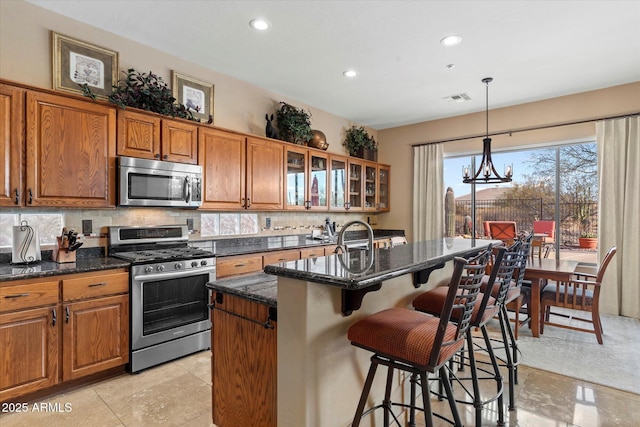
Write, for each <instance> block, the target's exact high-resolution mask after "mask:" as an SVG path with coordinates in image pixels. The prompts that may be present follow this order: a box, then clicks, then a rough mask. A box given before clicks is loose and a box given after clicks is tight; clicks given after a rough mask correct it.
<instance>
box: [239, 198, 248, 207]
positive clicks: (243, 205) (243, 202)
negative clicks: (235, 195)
mask: <svg viewBox="0 0 640 427" xmlns="http://www.w3.org/2000/svg"><path fill="white" fill-rule="evenodd" d="M240 204H241V205H242V207H243V208H246V207H247V204H246V203H245V200H244V197H243V198H241V199H240Z"/></svg>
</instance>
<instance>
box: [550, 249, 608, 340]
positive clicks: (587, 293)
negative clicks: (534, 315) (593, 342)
mask: <svg viewBox="0 0 640 427" xmlns="http://www.w3.org/2000/svg"><path fill="white" fill-rule="evenodd" d="M616 250H617V249H616V247H615V246H612V247H611V248H610V249H609V250H608V251H607V254H606V255H605V256H604V258H603V259H602V262H601V263H600V265H599V266H598V268H597V270H596V271H595V272H594V273H590V272H586V271H578V272H576V273H575V274H574V276H573V278H572V279H571V280H570V281H569V282H559V283H549V284H548V285H547V286H545V287H544V289H543V290H542V293H541V301H540V307H541V310H540V333H541V334H542V333H543V332H544V326H545V324H546V325H551V326H557V327H560V328H566V329H572V330H575V331H582V332H589V333H592V334H595V335H596V339H597V340H598V344H602V322H601V320H600V311H599V308H598V305H599V303H600V288H601V287H602V278H603V276H604V273H605V271H606V269H607V266H608V265H609V263H610V262H611V259H612V258H613V256H614V255H615V254H616ZM551 307H563V308H565V309H570V310H575V311H578V312H580V311H585V312H591V319H587V318H584V317H579V316H578V317H574V316H573V315H567V314H563V313H558V312H553V311H551ZM550 315H556V316H562V317H567V318H570V319H574V320H579V321H582V322H587V323H591V324H592V325H593V329H586V328H579V327H577V326H573V325H571V324H565V323H553V322H550V321H549V317H550Z"/></svg>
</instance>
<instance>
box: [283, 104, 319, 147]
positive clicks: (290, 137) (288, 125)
mask: <svg viewBox="0 0 640 427" xmlns="http://www.w3.org/2000/svg"><path fill="white" fill-rule="evenodd" d="M280 104H281V105H280V109H279V110H278V111H276V118H277V120H278V137H279V138H280V139H281V140H283V141H287V142H293V143H294V144H299V145H304V144H306V143H307V142H308V141H309V140H310V139H311V137H312V136H313V133H312V131H311V113H310V112H308V111H305V110H303V109H302V108H298V107H294V106H293V105H291V104H287V103H286V102H282V101H281V102H280Z"/></svg>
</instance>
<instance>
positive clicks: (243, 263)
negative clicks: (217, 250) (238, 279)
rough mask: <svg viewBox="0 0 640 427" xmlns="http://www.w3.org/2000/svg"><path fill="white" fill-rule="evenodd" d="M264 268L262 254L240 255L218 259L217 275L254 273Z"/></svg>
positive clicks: (218, 276) (219, 276)
mask: <svg viewBox="0 0 640 427" xmlns="http://www.w3.org/2000/svg"><path fill="white" fill-rule="evenodd" d="M261 270H262V255H261V254H258V255H238V256H230V257H222V258H218V259H217V260H216V277H217V278H221V277H227V276H234V275H236V274H245V273H254V272H256V271H261Z"/></svg>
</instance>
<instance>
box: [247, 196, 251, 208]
mask: <svg viewBox="0 0 640 427" xmlns="http://www.w3.org/2000/svg"><path fill="white" fill-rule="evenodd" d="M250 207H251V199H250V198H248V197H247V209H249V208H250Z"/></svg>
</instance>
